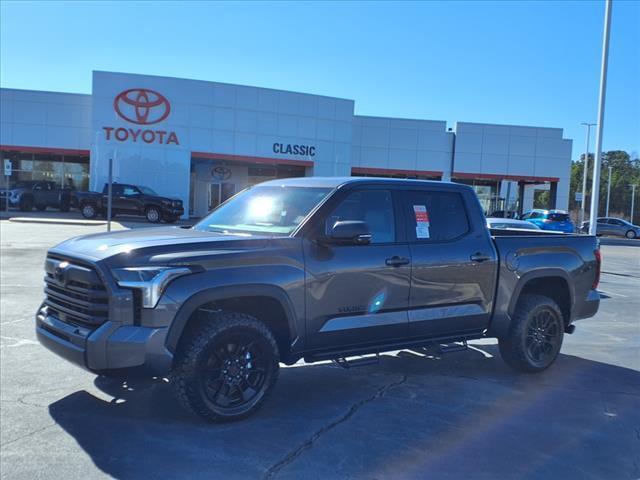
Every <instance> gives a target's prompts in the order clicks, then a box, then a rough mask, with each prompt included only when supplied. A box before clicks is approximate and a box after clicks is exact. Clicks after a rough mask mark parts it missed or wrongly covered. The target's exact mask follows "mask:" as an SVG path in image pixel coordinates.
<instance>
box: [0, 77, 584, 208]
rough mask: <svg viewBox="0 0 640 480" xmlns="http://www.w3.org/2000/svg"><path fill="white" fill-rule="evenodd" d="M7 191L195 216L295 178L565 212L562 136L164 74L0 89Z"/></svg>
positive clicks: (566, 146) (565, 145) (567, 156)
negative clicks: (160, 198)
mask: <svg viewBox="0 0 640 480" xmlns="http://www.w3.org/2000/svg"><path fill="white" fill-rule="evenodd" d="M0 100H1V104H0V121H1V125H0V154H1V155H2V158H3V159H8V160H10V161H11V162H12V165H13V170H14V173H13V175H12V178H11V179H10V182H15V181H20V180H41V179H42V180H44V179H53V180H56V181H60V182H61V184H64V185H67V186H71V187H73V188H78V189H91V190H101V189H102V186H103V185H104V183H105V182H106V181H107V178H108V169H109V162H110V159H111V163H112V168H113V179H114V181H117V182H120V183H132V184H138V185H144V186H147V187H150V188H152V189H154V190H155V191H157V192H158V193H159V194H161V195H165V196H171V197H177V198H180V199H182V200H183V202H184V204H185V210H186V213H185V216H186V215H190V216H194V217H200V216H203V215H204V214H206V212H207V211H209V210H210V209H212V208H214V207H215V206H216V205H218V204H219V203H220V202H222V201H224V200H226V199H227V198H228V197H229V196H231V195H233V194H234V193H236V192H237V191H240V190H242V189H243V188H246V187H247V186H249V185H253V184H256V183H259V182H261V181H264V180H269V179H273V178H284V177H292V176H335V175H340V176H348V175H360V176H361V175H367V176H393V177H404V178H424V179H436V180H445V181H456V182H463V183H467V184H470V185H473V187H474V188H475V189H476V192H477V193H478V196H479V198H480V200H481V202H482V203H483V206H484V207H485V210H486V211H487V212H491V211H494V210H505V209H519V210H527V209H529V208H531V207H532V206H533V190H534V189H536V188H540V189H543V190H549V191H550V204H549V205H548V206H549V207H550V208H566V207H567V205H568V200H569V199H568V191H569V173H570V165H571V146H572V142H571V140H567V139H563V138H562V129H557V128H543V127H522V126H511V125H488V124H478V123H466V122H464V123H461V122H459V123H457V124H456V125H455V129H448V128H447V125H446V122H444V121H433V120H411V119H396V118H382V117H368V116H358V115H355V114H354V106H355V104H354V101H353V100H347V99H340V98H332V97H326V96H320V95H310V94H303V93H296V92H289V91H280V90H272V89H265V88H257V87H247V86H240V85H229V84H222V83H215V82H205V81H195V80H184V79H177V78H168V77H157V76H147V75H132V74H124V73H112V72H94V73H93V82H92V94H91V95H82V94H68V93H55V92H40V91H27V90H14V89H1V90H0Z"/></svg>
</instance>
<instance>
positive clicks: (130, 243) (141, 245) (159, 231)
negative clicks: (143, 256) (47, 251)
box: [51, 227, 270, 260]
mask: <svg viewBox="0 0 640 480" xmlns="http://www.w3.org/2000/svg"><path fill="white" fill-rule="evenodd" d="M269 238H270V237H268V236H256V235H252V236H250V237H247V236H245V235H228V234H223V233H214V232H204V231H200V230H193V229H191V228H180V227H151V228H136V229H132V230H119V231H115V232H107V233H97V234H92V235H83V236H81V237H74V238H71V239H69V240H66V241H64V242H62V243H60V244H58V245H56V246H55V247H53V248H52V249H51V252H53V253H59V254H62V255H69V256H72V257H86V258H90V259H92V260H102V259H105V258H108V257H112V256H114V255H119V254H121V253H130V252H133V251H134V250H140V249H145V248H150V247H160V248H158V250H161V251H163V252H171V251H181V250H189V249H191V248H197V247H196V245H197V244H214V245H207V248H209V249H210V248H215V249H235V248H238V249H246V248H264V247H265V246H266V243H267V240H269ZM162 247H164V248H162Z"/></svg>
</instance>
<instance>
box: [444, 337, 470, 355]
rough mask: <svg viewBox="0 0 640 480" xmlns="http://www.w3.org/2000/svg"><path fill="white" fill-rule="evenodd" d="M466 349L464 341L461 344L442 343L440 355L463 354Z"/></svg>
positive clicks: (467, 346)
mask: <svg viewBox="0 0 640 480" xmlns="http://www.w3.org/2000/svg"><path fill="white" fill-rule="evenodd" d="M468 348H469V345H467V341H466V340H463V341H462V342H453V343H444V344H441V345H440V353H442V354H445V353H453V352H464V351H465V350H467V349H468Z"/></svg>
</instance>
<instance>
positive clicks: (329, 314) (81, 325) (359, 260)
mask: <svg viewBox="0 0 640 480" xmlns="http://www.w3.org/2000/svg"><path fill="white" fill-rule="evenodd" d="M492 232H493V235H491V234H490V232H489V230H488V229H487V227H486V220H485V217H484V215H483V213H482V207H481V206H480V203H479V201H478V198H477V196H476V194H475V193H474V191H473V190H472V189H471V187H469V186H466V185H461V184H455V183H441V182H429V181H419V180H400V179H383V178H377V179H374V178H353V177H348V178H319V177H314V178H291V179H281V180H273V181H269V182H265V183H262V184H259V185H257V186H254V187H251V188H249V189H247V190H244V191H243V192H241V193H240V194H238V195H236V196H235V197H233V198H232V199H231V200H229V201H227V202H226V203H224V204H222V205H221V206H219V207H218V208H217V209H215V210H214V211H213V212H211V213H210V214H209V215H208V216H207V217H205V218H204V219H203V220H202V221H201V222H199V223H198V224H196V225H195V226H193V227H191V228H178V227H165V228H153V229H137V230H124V231H118V232H109V233H105V234H97V235H96V234H94V235H87V236H84V237H76V238H73V239H70V240H67V241H66V242H63V243H61V244H60V245H58V246H56V247H54V248H52V249H51V250H49V252H48V254H47V258H46V261H45V272H46V273H45V300H44V303H43V304H42V306H41V307H40V308H39V309H38V312H37V314H36V333H37V337H38V339H39V341H40V342H41V343H42V344H43V345H44V346H45V347H47V348H49V349H50V350H52V351H53V352H55V353H57V354H58V355H60V356H62V357H63V358H65V359H67V360H69V361H71V362H73V363H75V364H77V365H80V366H82V367H84V368H86V369H88V370H90V371H92V372H94V373H96V374H104V375H116V376H119V377H122V376H125V377H126V376H127V375H128V374H129V373H131V372H132V371H136V372H140V371H146V372H147V373H148V374H149V375H155V376H162V377H164V376H168V377H169V378H170V383H171V385H172V386H173V388H174V389H175V392H176V394H177V398H178V399H179V400H180V402H181V403H182V404H183V405H184V406H185V408H187V409H188V410H189V411H191V412H194V413H196V414H198V415H200V416H202V417H204V418H206V419H208V420H211V421H225V420H233V419H239V418H242V417H245V416H247V415H249V414H251V413H253V412H254V411H255V410H256V409H258V408H259V407H260V405H262V404H263V403H264V401H265V399H266V398H267V397H268V396H269V393H270V392H271V391H272V389H273V386H274V384H275V382H276V379H277V377H278V368H279V363H280V362H284V363H285V364H288V365H291V364H294V363H295V362H297V361H298V360H300V359H304V360H305V361H307V362H317V361H324V360H334V361H335V362H336V363H337V364H338V365H340V366H343V367H345V368H347V367H349V368H350V367H355V366H358V365H363V364H370V363H372V362H375V361H376V359H377V355H378V354H379V353H380V352H385V351H393V350H398V349H403V348H413V349H415V348H423V347H425V346H429V345H434V344H435V345H442V344H445V346H442V347H441V348H442V351H443V352H447V351H452V350H460V349H464V348H466V345H467V344H466V342H467V341H468V340H472V339H478V338H486V337H495V338H498V341H499V350H500V353H501V355H502V358H503V359H504V360H505V361H506V363H507V364H509V365H510V366H511V367H513V368H515V369H517V370H521V371H524V372H540V371H542V370H544V369H546V368H547V367H549V366H550V365H551V364H552V363H553V362H554V361H555V360H556V358H557V356H558V353H559V351H560V347H561V345H562V340H563V335H564V334H565V333H572V332H573V330H574V328H575V327H574V325H573V322H574V321H575V320H578V319H581V318H587V317H591V316H593V315H595V313H596V312H597V310H598V306H599V302H600V295H599V293H598V292H597V291H596V288H597V286H598V281H599V275H600V250H599V246H598V241H597V239H596V238H595V237H593V236H582V235H580V236H579V235H575V236H574V235H571V236H569V235H553V234H548V233H545V232H542V231H539V232H535V233H533V234H531V235H529V234H527V236H518V234H517V232H516V231H515V230H507V229H502V230H501V229H497V230H493V231H492ZM532 232H533V231H532ZM455 342H458V343H455ZM367 354H373V356H369V357H364V358H359V359H356V360H354V359H353V358H352V357H354V356H361V355H367ZM127 369H130V370H127ZM452 401H455V400H452Z"/></svg>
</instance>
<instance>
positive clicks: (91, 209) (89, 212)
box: [80, 203, 98, 219]
mask: <svg viewBox="0 0 640 480" xmlns="http://www.w3.org/2000/svg"><path fill="white" fill-rule="evenodd" d="M80 213H81V214H82V216H83V217H84V218H89V219H91V218H96V217H97V216H98V209H97V208H96V206H95V205H94V204H93V203H83V204H82V205H80Z"/></svg>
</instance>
